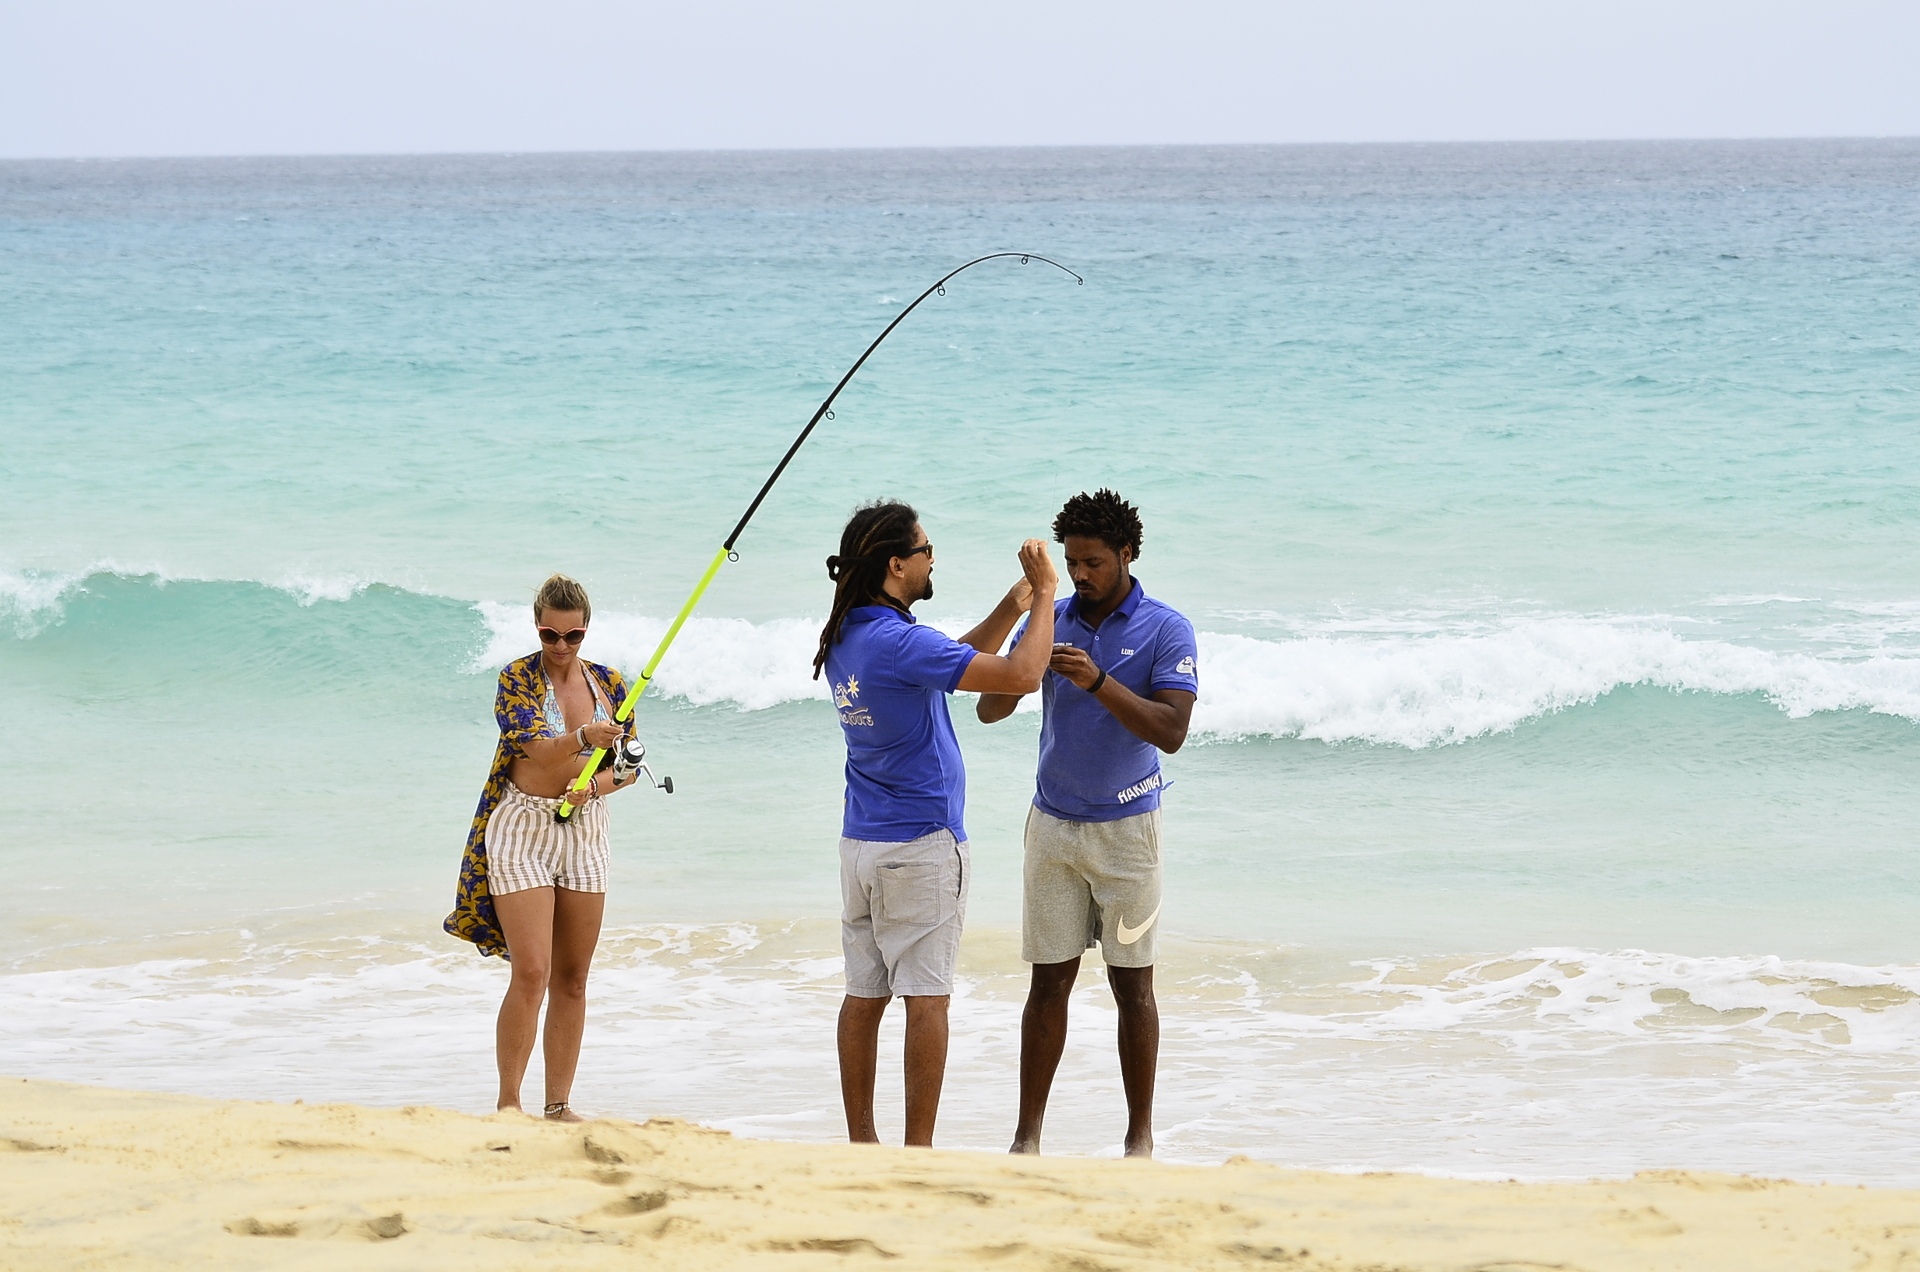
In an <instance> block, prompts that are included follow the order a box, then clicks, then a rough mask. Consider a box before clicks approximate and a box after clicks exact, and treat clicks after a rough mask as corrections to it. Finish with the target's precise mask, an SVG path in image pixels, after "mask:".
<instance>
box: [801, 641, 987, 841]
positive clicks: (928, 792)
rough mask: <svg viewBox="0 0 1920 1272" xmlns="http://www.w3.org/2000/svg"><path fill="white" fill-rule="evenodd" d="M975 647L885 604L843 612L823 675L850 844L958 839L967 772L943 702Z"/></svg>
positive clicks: (963, 834)
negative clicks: (938, 835) (833, 713)
mask: <svg viewBox="0 0 1920 1272" xmlns="http://www.w3.org/2000/svg"><path fill="white" fill-rule="evenodd" d="M975 652H976V651H975V650H974V649H973V648H972V647H971V646H967V645H962V644H961V643H960V642H959V641H957V640H955V639H954V638H953V637H951V636H949V635H947V634H946V633H945V632H940V631H935V630H934V629H933V628H931V627H922V626H920V625H919V624H918V623H916V622H914V621H913V616H912V615H911V614H903V613H901V612H900V611H899V610H897V609H894V608H893V607H892V606H891V605H866V606H862V607H861V608H859V609H855V610H851V611H849V612H848V614H847V620H846V622H845V623H844V624H843V625H842V626H841V628H840V641H839V643H838V644H834V645H829V646H828V647H827V678H828V680H830V681H831V682H832V685H833V705H834V706H835V707H837V708H838V709H839V712H840V731H841V732H842V733H844V734H846V735H847V803H846V811H845V813H844V814H843V816H842V818H841V830H840V833H841V834H843V835H845V836H846V837H847V838H848V839H867V840H873V841H875V842H877V843H884V844H904V843H906V842H907V841H908V840H911V839H918V838H920V836H922V835H930V834H932V833H933V832H934V831H936V830H950V831H952V832H953V837H954V838H955V839H959V840H962V841H964V840H965V839H966V837H967V828H966V826H965V824H964V821H965V813H966V807H967V770H966V768H965V766H963V765H962V764H961V762H960V740H959V739H958V738H956V737H955V736H954V735H953V717H952V716H951V715H949V714H948V712H947V702H946V695H947V694H950V693H952V692H953V691H954V689H955V688H957V687H958V686H959V684H960V677H961V676H962V675H963V674H964V673H965V672H966V670H967V664H968V663H971V662H972V661H973V659H974V654H975Z"/></svg>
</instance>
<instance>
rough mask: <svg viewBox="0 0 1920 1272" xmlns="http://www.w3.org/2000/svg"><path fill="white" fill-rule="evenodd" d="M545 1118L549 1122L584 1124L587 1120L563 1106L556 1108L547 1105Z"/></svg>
mask: <svg viewBox="0 0 1920 1272" xmlns="http://www.w3.org/2000/svg"><path fill="white" fill-rule="evenodd" d="M546 1116H547V1121H549V1122H584V1121H586V1120H587V1119H586V1118H584V1117H581V1116H580V1115H579V1114H578V1113H575V1112H574V1111H573V1110H572V1109H570V1108H568V1107H567V1106H566V1105H564V1104H562V1105H559V1106H557V1107H556V1106H554V1105H551V1104H549V1105H548V1106H547V1115H546Z"/></svg>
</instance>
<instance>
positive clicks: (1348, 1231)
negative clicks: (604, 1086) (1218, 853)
mask: <svg viewBox="0 0 1920 1272" xmlns="http://www.w3.org/2000/svg"><path fill="white" fill-rule="evenodd" d="M0 1251H3V1252H4V1255H3V1257H0V1263H4V1265H5V1266H6V1267H8V1268H17V1269H39V1268H81V1267H86V1268H175V1267H195V1268H275V1269H292V1268H312V1269H332V1268H341V1269H348V1268H351V1269H361V1268H395V1269H409V1270H417V1269H435V1268H461V1269H466V1268H472V1267H476V1266H483V1267H489V1268H522V1267H526V1268H532V1267H543V1268H545V1267H565V1268H602V1267H605V1268H615V1267H618V1268H656V1267H657V1268H700V1269H727V1268H747V1267H752V1268H762V1267H768V1268H782V1269H794V1270H795V1272H803V1270H804V1269H809V1268H840V1267H848V1266H858V1265H861V1264H865V1263H875V1264H880V1263H893V1262H895V1261H896V1260H898V1261H899V1262H898V1263H897V1264H896V1265H897V1266H901V1267H911V1268H976V1267H981V1266H988V1267H997V1268H1007V1269H1048V1270H1050V1272H1054V1270H1065V1269H1085V1270H1088V1272H1091V1270H1094V1269H1124V1268H1196V1269H1199V1268H1207V1269H1213V1268H1254V1267H1284V1268H1291V1269H1296V1270H1306V1269H1349V1270H1351V1269H1369V1270H1372V1272H1388V1270H1389V1269H1392V1270H1396V1272H1397V1270H1399V1269H1407V1270H1408V1272H1412V1270H1414V1269H1421V1270H1423V1272H1424V1270H1426V1269H1433V1270H1435V1272H1438V1270H1440V1269H1447V1270H1449V1272H1463V1270H1468V1269H1471V1270H1474V1272H1523V1270H1530V1269H1542V1270H1544V1269H1549V1268H1553V1269H1580V1270H1583V1272H1612V1270H1615V1269H1619V1270H1621V1272H1625V1270H1627V1269H1635V1270H1643V1269H1645V1270H1651V1269H1669V1268H1671V1269H1676V1270H1678V1269H1685V1270H1687V1272H1711V1270H1713V1269H1728V1270H1729V1272H1731V1270H1734V1269H1738V1270H1740V1272H1763V1270H1765V1269H1794V1270H1795V1272H1814V1270H1816V1269H1829V1268H1830V1269H1835V1270H1836V1272H1837V1270H1839V1269H1849V1270H1850V1272H1865V1270H1867V1269H1889V1270H1891V1269H1903V1268H1911V1267H1914V1266H1920V1192H1908V1191H1893V1190H1884V1189H1866V1188H1856V1187H1834V1186H1824V1185H1822V1186H1808V1185H1803V1184H1796V1183H1789V1182H1784V1181H1777V1180H1762V1179H1752V1178H1745V1177H1737V1176H1725V1175H1708V1174H1698V1173H1687V1172H1681V1171H1672V1172H1649V1173H1644V1174H1642V1175H1640V1176H1638V1177H1636V1178H1634V1179H1632V1180H1630V1181H1624V1182H1622V1181H1603V1182H1592V1183H1580V1184H1537V1183H1535V1184H1522V1183H1475V1182H1463V1181H1457V1180H1444V1179H1431V1178H1425V1177H1420V1176H1412V1175H1391V1174H1374V1175H1360V1176H1350V1175H1332V1174H1323V1173H1316V1172H1307V1171H1292V1170H1282V1169H1277V1168H1274V1167H1270V1166H1264V1165H1259V1164H1255V1163H1251V1162H1247V1161H1245V1160H1236V1161H1232V1162H1228V1163H1227V1164H1226V1165H1224V1166H1219V1167H1194V1166H1170V1165H1162V1164H1158V1163H1144V1162H1127V1161H1094V1160H1085V1159H1072V1158H1044V1159H1010V1158H1007V1157H1004V1156H1000V1155H996V1154H981V1153H960V1152H942V1151H910V1150H906V1149H896V1148H854V1147H850V1146H817V1145H797V1144H780V1143H766V1142H757V1141H749V1140H740V1139H736V1138H734V1137H732V1136H730V1135H727V1134H725V1133H724V1132H719V1131H713V1130H708V1129H705V1128H702V1127H697V1126H693V1125H689V1124H687V1123H685V1122H680V1121H675V1120H668V1119H659V1120H654V1121H650V1122H647V1123H645V1124H644V1125H642V1124H637V1123H633V1122H624V1121H613V1120H606V1121H595V1122H589V1123H585V1124H582V1125H575V1126H560V1125H552V1124H548V1123H545V1122H540V1121H536V1120H534V1119H532V1118H529V1117H523V1116H515V1115H506V1114H502V1115H496V1116H493V1117H487V1118H479V1117H472V1116H468V1115H465V1114H460V1113H450V1112H446V1111H443V1110H440V1109H434V1108H426V1107H414V1108H406V1109H371V1108H363V1107H360V1106H357V1105H343V1104H335V1105H303V1104H292V1105H288V1104H262V1103H242V1102H225V1101H213V1100H202V1099H193V1098H188V1097H183V1096H171V1095H153V1094H144V1093H138V1092H127V1091H115V1090H107V1089H102V1088H95V1087H81V1086H72V1085H66V1084H61V1083H52V1082H42V1081H29V1080H25V1079H18V1078H7V1079H0Z"/></svg>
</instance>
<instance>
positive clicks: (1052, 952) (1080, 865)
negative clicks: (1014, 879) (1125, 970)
mask: <svg viewBox="0 0 1920 1272" xmlns="http://www.w3.org/2000/svg"><path fill="white" fill-rule="evenodd" d="M1023 874H1024V882H1025V885H1026V886H1025V889H1024V896H1025V902H1024V906H1023V911H1024V915H1023V917H1024V921H1023V922H1022V923H1021V925H1020V957H1021V958H1023V959H1025V960H1026V961H1027V962H1029V963H1065V962H1067V961H1068V960H1069V959H1076V958H1079V957H1080V955H1081V953H1082V952H1083V951H1085V950H1089V949H1092V948H1093V947H1094V946H1095V945H1098V946H1099V947H1100V952H1101V954H1102V955H1104V956H1105V958H1106V960H1107V965H1108V966H1109V967H1152V966H1153V954H1154V939H1153V938H1154V935H1155V934H1156V933H1157V932H1158V931H1159V928H1160V810H1159V809H1157V808H1155V809H1152V810H1151V811H1149V812H1144V813H1136V814H1134V815H1133V816H1132V817H1122V818H1120V819H1119V820H1118V821H1106V822H1076V821H1063V820H1061V819H1060V818H1058V817H1055V816H1053V815H1052V814H1051V813H1043V812H1041V811H1040V810H1039V809H1038V808H1032V809H1029V810H1027V854H1026V865H1025V868H1024V870H1023Z"/></svg>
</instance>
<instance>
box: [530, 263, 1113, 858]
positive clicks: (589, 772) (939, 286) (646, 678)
mask: <svg viewBox="0 0 1920 1272" xmlns="http://www.w3.org/2000/svg"><path fill="white" fill-rule="evenodd" d="M1007 257H1018V258H1019V260H1020V263H1021V264H1022V265H1025V264H1026V263H1027V262H1028V261H1039V262H1041V263H1042V264H1044V265H1051V266H1053V267H1054V268H1055V269H1057V270H1059V271H1060V272H1061V273H1063V274H1068V275H1070V276H1072V278H1073V281H1074V282H1075V283H1078V284H1082V285H1084V284H1085V283H1086V281H1087V280H1086V279H1084V278H1082V277H1080V275H1078V274H1075V273H1074V272H1073V271H1072V270H1070V269H1068V268H1067V267H1066V266H1065V265H1062V264H1061V263H1060V262H1059V261H1055V260H1049V259H1047V258H1046V257H1044V256H1037V255H1035V254H1034V253H1032V252H989V253H988V254H987V255H985V256H978V257H975V258H974V259H973V260H970V261H968V262H967V263H966V264H965V265H962V266H960V267H959V269H954V270H950V271H948V273H947V274H945V275H944V276H943V277H942V278H941V279H940V281H939V282H937V283H935V284H934V285H933V286H931V287H929V288H927V289H926V290H925V291H923V292H921V293H920V294H919V295H918V296H916V297H914V299H913V303H912V304H910V305H908V306H907V307H906V308H905V309H902V310H901V311H900V312H899V313H898V314H896V315H894V319H893V321H892V322H890V323H888V324H887V326H886V330H884V331H882V332H881V333H880V334H879V335H877V336H875V337H874V338H873V343H872V344H870V345H868V346H867V349H866V352H865V353H862V354H861V355H860V357H859V359H858V360H856V361H855V362H854V364H853V365H852V366H850V367H848V368H847V373H846V374H845V375H843V376H841V377H840V382H839V383H838V384H836V385H834V386H833V392H831V393H829V394H827V397H826V400H825V401H824V402H822V403H820V406H819V408H818V409H816V410H815V411H814V413H813V418H812V419H810V420H808V421H807V426H806V427H805V428H803V429H801V430H800V436H798V437H796V438H794V439H793V445H791V446H789V447H787V453H786V454H785V455H783V456H781V457H780V462H779V463H778V464H776V465H775V466H774V469H773V473H772V475H771V476H769V477H768V478H767V480H766V482H765V484H763V485H762V486H761V487H760V493H759V494H757V495H755V496H754V497H753V502H752V503H750V504H748V505H747V510H746V512H744V513H742V514H741V516H740V520H739V522H738V523H737V524H736V525H735V526H734V527H733V533H732V534H730V535H728V536H727V541H726V542H725V543H723V544H721V545H720V550H719V551H718V552H716V553H714V554H713V561H712V562H711V563H710V564H709V565H708V566H707V572H706V573H705V574H703V575H701V576H700V582H699V583H698V584H697V585H696V586H695V587H694V589H693V595H692V596H689V597H688V598H687V603H686V604H685V605H682V606H681V607H680V613H679V614H677V615H676V616H675V617H674V620H673V626H671V627H669V628H667V634H666V635H664V636H662V637H661V638H660V644H659V646H658V647H657V648H655V649H654V651H653V657H651V658H649V659H647V665H646V666H645V667H643V668H641V669H640V675H639V678H638V679H636V680H635V681H634V682H633V686H632V688H630V689H628V690H627V696H626V699H625V700H624V701H623V702H621V704H620V709H619V710H618V711H615V712H614V713H613V718H614V722H615V723H617V724H622V725H624V724H625V723H626V722H627V720H628V719H629V718H630V717H631V716H632V715H633V708H634V704H636V703H637V702H639V701H640V695H641V694H643V693H645V692H646V691H647V686H648V685H650V684H652V683H653V673H654V670H655V669H656V668H658V667H659V666H660V660H661V659H662V658H664V657H666V656H667V648H668V646H670V645H672V644H673V638H674V637H676V636H678V635H679V634H680V629H681V627H683V626H685V624H686V621H687V618H688V616H690V615H691V614H692V613H693V607H694V606H696V605H698V604H699V603H700V598H701V596H702V595H704V594H705V592H706V590H707V585H708V584H709V583H712V582H713V576H714V575H716V574H718V573H720V567H721V566H722V565H725V564H726V563H727V562H728V561H737V560H739V559H740V558H739V556H738V555H737V554H736V553H735V552H734V550H733V545H734V544H735V543H736V542H737V541H738V540H739V538H740V533H741V531H743V530H745V529H746V528H747V522H749V521H751V520H753V514H754V513H756V512H758V511H760V504H761V503H762V502H763V501H764V500H765V499H766V497H767V492H768V491H770V490H772V489H773V483H775V482H776V481H779V480H780V474H782V473H784V472H786V471H787V465H788V464H789V463H791V462H792V461H793V457H794V455H795V454H797V453H798V452H799V450H800V447H801V446H802V445H804V444H805V442H806V440H807V438H808V437H809V436H810V435H811V434H812V433H813V429H814V426H815V425H816V424H818V423H819V422H820V421H821V420H822V419H832V418H833V400H834V399H835V398H837V397H839V396H840V390H842V389H844V388H846V387H847V381H849V380H851V379H853V376H854V372H856V371H858V370H859V369H860V368H861V367H863V366H865V365H866V362H867V359H868V358H870V357H872V356H873V351H874V350H875V349H878V348H879V347H880V342H881V341H883V340H885V339H886V338H887V337H888V336H890V335H892V334H893V329H894V328H895V327H898V326H899V325H900V323H901V322H902V321H903V320H904V319H905V318H906V316H907V315H908V314H910V313H912V312H913V311H914V310H916V309H918V308H919V307H920V302H921V301H923V300H925V299H926V298H927V297H929V296H932V295H935V294H936V293H937V294H939V295H942V296H944V295H946V294H947V283H948V282H949V281H950V280H951V279H952V278H953V276H954V275H955V274H958V273H960V272H961V271H962V270H969V269H972V268H973V267H974V266H975V265H978V264H980V263H981V262H983V261H997V260H1002V259H1005V258H1007ZM605 756H606V750H605V749H604V748H601V749H598V750H595V751H594V753H593V755H592V757H591V758H590V759H588V760H587V763H586V767H584V768H582V769H581V770H580V776H579V777H576V778H574V779H573V785H572V786H570V787H568V788H567V794H566V798H565V799H563V800H562V801H561V802H560V807H559V808H557V809H555V810H554V812H553V819H554V820H555V821H557V822H563V823H564V822H566V821H568V820H570V819H571V818H572V817H573V811H574V809H576V808H578V807H579V803H578V802H576V801H577V799H578V796H579V795H580V794H581V792H583V791H585V790H586V789H587V783H588V781H590V780H591V779H592V777H593V775H594V774H595V773H597V772H599V771H600V762H601V760H602V759H603V758H605ZM647 777H648V779H649V780H651V779H652V777H653V773H652V770H648V771H647ZM662 786H663V788H664V789H665V790H666V791H667V792H668V793H669V794H671V793H672V791H673V784H672V781H671V779H669V780H668V781H666V782H664V783H662Z"/></svg>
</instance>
